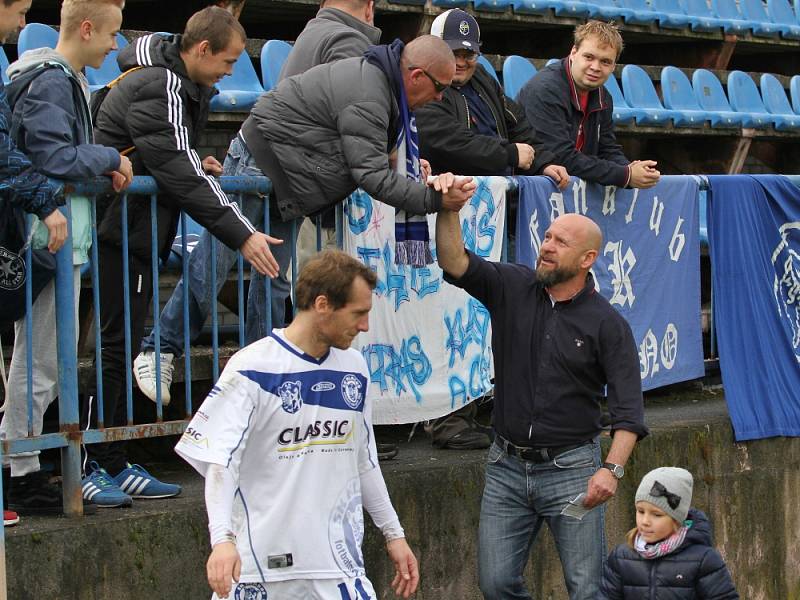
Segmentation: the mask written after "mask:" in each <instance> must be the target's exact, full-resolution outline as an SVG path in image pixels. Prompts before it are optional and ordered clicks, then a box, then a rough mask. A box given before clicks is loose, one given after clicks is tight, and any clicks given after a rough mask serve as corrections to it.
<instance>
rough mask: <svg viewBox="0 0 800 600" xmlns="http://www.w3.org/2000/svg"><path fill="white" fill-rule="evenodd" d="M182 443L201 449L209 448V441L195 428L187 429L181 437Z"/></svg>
mask: <svg viewBox="0 0 800 600" xmlns="http://www.w3.org/2000/svg"><path fill="white" fill-rule="evenodd" d="M181 442H183V443H184V444H191V445H192V446H198V447H200V448H208V439H207V438H206V436H205V435H203V434H202V433H201V432H199V431H198V430H197V429H195V428H194V427H187V428H186V431H184V432H183V435H182V436H181Z"/></svg>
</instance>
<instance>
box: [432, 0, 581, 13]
mask: <svg viewBox="0 0 800 600" xmlns="http://www.w3.org/2000/svg"><path fill="white" fill-rule="evenodd" d="M436 1H437V0H433V2H434V4H435V3H436ZM513 3H514V4H513V5H514V12H518V13H520V14H534V15H543V14H546V13H547V11H548V10H549V9H551V8H552V9H553V12H555V14H557V15H558V16H561V17H588V16H589V14H590V12H591V11H590V10H589V5H588V4H587V3H586V2H582V1H580V0H513Z"/></svg>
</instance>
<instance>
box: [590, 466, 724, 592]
mask: <svg viewBox="0 0 800 600" xmlns="http://www.w3.org/2000/svg"><path fill="white" fill-rule="evenodd" d="M692 487H693V479H692V474H691V473H689V471H687V470H685V469H680V468H677V467H661V468H659V469H655V470H653V471H650V472H649V473H648V474H647V475H645V476H644V478H642V482H641V483H640V484H639V489H638V490H637V491H636V527H635V528H634V529H632V530H631V531H630V532H628V538H627V539H628V543H627V544H620V545H619V546H617V547H616V548H615V549H614V550H613V551H612V552H611V554H610V555H609V557H608V561H607V562H606V566H605V571H604V573H603V582H602V585H601V586H600V593H599V595H598V596H597V598H598V600H622V599H624V600H634V599H636V600H638V599H647V600H659V599H666V598H669V599H671V600H673V599H674V600H683V599H685V600H738V598H739V594H738V593H737V592H736V588H735V586H734V585H733V580H732V579H731V575H730V573H729V572H728V569H727V567H726V566H725V562H724V561H723V560H722V556H720V554H719V552H717V551H716V550H715V549H714V548H713V547H712V545H711V524H710V523H709V521H708V518H707V517H706V515H705V514H704V513H703V512H702V511H699V510H697V509H695V508H690V504H691V501H692Z"/></svg>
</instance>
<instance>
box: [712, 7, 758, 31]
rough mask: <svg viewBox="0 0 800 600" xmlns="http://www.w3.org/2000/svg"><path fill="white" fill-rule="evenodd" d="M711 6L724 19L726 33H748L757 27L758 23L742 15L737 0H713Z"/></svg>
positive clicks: (723, 24)
mask: <svg viewBox="0 0 800 600" xmlns="http://www.w3.org/2000/svg"><path fill="white" fill-rule="evenodd" d="M711 8H712V9H713V10H714V13H715V14H716V15H717V17H718V18H719V19H720V20H721V21H722V28H723V29H724V30H725V33H735V34H737V35H746V34H749V33H750V32H751V30H752V29H753V28H754V27H757V24H756V23H754V22H753V21H750V20H748V19H745V18H744V17H743V16H742V13H740V12H739V7H738V6H737V5H736V0H711Z"/></svg>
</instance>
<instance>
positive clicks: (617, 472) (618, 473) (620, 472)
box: [602, 462, 625, 479]
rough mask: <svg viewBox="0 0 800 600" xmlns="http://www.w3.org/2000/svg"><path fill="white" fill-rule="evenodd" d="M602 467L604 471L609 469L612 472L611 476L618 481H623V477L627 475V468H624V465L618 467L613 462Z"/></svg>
mask: <svg viewBox="0 0 800 600" xmlns="http://www.w3.org/2000/svg"><path fill="white" fill-rule="evenodd" d="M602 467H603V468H604V469H608V470H609V471H611V474H612V475H613V476H614V477H616V478H617V479H622V477H623V476H624V475H625V467H623V466H622V465H617V464H614V463H611V462H604V463H603V464H602Z"/></svg>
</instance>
